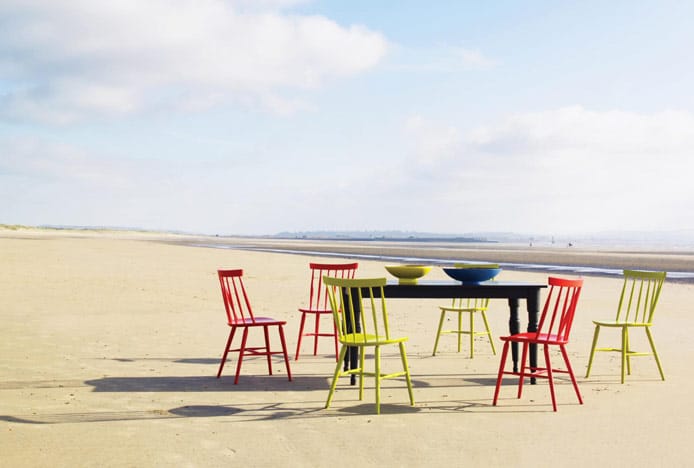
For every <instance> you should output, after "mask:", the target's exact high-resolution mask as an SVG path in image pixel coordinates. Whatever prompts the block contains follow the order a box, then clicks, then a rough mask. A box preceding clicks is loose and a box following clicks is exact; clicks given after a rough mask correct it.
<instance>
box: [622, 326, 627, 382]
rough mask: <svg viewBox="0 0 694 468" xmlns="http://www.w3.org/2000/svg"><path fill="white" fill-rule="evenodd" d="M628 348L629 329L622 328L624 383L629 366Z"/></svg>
mask: <svg viewBox="0 0 694 468" xmlns="http://www.w3.org/2000/svg"><path fill="white" fill-rule="evenodd" d="M627 346H628V336H627V327H622V383H624V377H625V375H624V374H625V372H626V365H627Z"/></svg>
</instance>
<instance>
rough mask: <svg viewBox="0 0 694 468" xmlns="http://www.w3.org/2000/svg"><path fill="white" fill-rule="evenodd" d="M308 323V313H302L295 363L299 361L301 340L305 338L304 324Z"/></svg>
mask: <svg viewBox="0 0 694 468" xmlns="http://www.w3.org/2000/svg"><path fill="white" fill-rule="evenodd" d="M305 323H306V312H302V313H301V323H300V324H299V337H298V338H297V340H296V356H295V357H294V360H295V361H298V360H299V350H300V349H301V339H302V338H303V336H304V324H305Z"/></svg>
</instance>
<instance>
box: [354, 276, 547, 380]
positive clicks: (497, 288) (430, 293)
mask: <svg viewBox="0 0 694 468" xmlns="http://www.w3.org/2000/svg"><path fill="white" fill-rule="evenodd" d="M546 287H547V285H546V284H542V283H526V282H517V281H485V282H482V283H478V284H463V283H461V282H459V281H453V280H419V281H418V282H417V283H416V284H399V283H398V282H397V281H388V283H387V284H386V285H385V286H384V287H383V293H384V295H385V296H386V298H387V299H388V300H389V299H452V298H471V299H474V298H480V299H485V298H490V299H506V300H507V301H508V309H509V320H508V330H509V333H510V334H512V335H515V334H516V333H520V330H521V322H520V317H519V314H518V306H519V301H520V300H521V299H525V303H526V309H527V312H528V326H527V331H529V332H534V331H537V321H538V315H539V308H540V290H541V289H543V288H546ZM364 293H366V291H364ZM374 294H377V295H378V294H380V291H379V290H378V288H375V289H374ZM356 305H357V304H355V306H356ZM355 312H356V311H355ZM356 315H357V317H358V315H359V314H356ZM358 327H359V324H357V331H360V330H359V328H358ZM511 354H512V359H513V371H514V372H518V344H517V343H512V347H511ZM529 354H530V355H529V359H530V367H531V368H535V367H537V346H536V345H531V346H530V353H529ZM358 366H359V353H358V349H357V348H350V350H349V352H348V353H347V356H346V357H345V364H344V368H345V370H349V369H356V368H357V367H358ZM351 383H352V385H354V384H355V383H356V376H355V375H352V376H351ZM531 383H535V379H531Z"/></svg>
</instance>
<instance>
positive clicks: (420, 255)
mask: <svg viewBox="0 0 694 468" xmlns="http://www.w3.org/2000/svg"><path fill="white" fill-rule="evenodd" d="M0 236H2V237H16V238H31V239H42V238H51V237H79V238H89V237H97V238H104V237H106V238H114V239H131V240H142V241H152V242H164V243H172V244H178V245H187V246H192V247H208V248H224V249H243V250H259V251H272V252H278V253H294V254H303V255H318V256H336V257H343V258H344V257H350V258H364V259H373V260H382V261H393V262H398V263H407V262H409V263H412V262H414V261H422V260H424V261H427V262H429V263H451V262H493V263H500V264H505V265H506V267H507V268H511V269H517V270H534V271H557V270H558V269H559V270H561V269H562V268H567V267H570V268H571V269H573V270H574V271H576V272H579V273H580V274H591V269H594V270H596V271H595V272H594V273H595V274H601V272H602V273H604V274H605V275H611V274H614V273H610V271H613V270H617V271H621V270H623V269H641V270H656V271H667V272H669V273H672V275H670V279H673V280H677V273H682V274H684V278H683V279H684V280H685V281H687V282H690V281H691V282H694V279H692V278H694V251H692V250H677V249H654V248H647V249H638V248H635V247H634V246H628V248H598V247H567V246H562V247H555V246H544V245H543V246H539V245H535V246H530V245H521V244H510V243H500V242H455V241H453V242H451V241H448V240H444V241H440V240H429V241H426V242H422V241H412V240H407V241H403V240H383V239H374V240H352V239H349V240H347V239H345V240H335V239H331V240H322V239H284V238H273V237H221V236H206V235H186V234H176V233H162V232H153V231H138V230H109V229H103V230H102V229H50V228H30V227H24V226H22V227H21V228H18V229H8V228H2V227H0Z"/></svg>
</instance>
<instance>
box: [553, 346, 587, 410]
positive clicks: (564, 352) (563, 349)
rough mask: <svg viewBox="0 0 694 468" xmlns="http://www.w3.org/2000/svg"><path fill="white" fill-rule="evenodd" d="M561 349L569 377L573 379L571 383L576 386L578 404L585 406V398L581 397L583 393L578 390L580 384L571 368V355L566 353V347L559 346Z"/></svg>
mask: <svg viewBox="0 0 694 468" xmlns="http://www.w3.org/2000/svg"><path fill="white" fill-rule="evenodd" d="M559 349H560V350H561V355H562V356H564V364H565V365H566V370H568V371H569V377H571V383H572V384H573V386H574V390H575V391H576V396H577V397H578V402H579V403H580V404H583V398H582V397H581V392H580V390H579V389H578V382H576V376H575V375H574V370H573V369H572V368H571V363H570V362H569V355H568V353H567V352H566V347H565V346H564V345H559Z"/></svg>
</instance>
